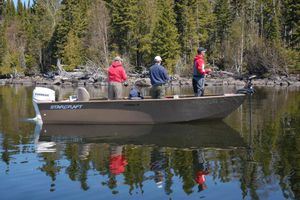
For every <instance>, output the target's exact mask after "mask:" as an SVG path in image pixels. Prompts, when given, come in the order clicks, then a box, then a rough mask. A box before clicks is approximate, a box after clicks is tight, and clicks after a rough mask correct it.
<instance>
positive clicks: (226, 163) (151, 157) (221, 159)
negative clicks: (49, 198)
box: [40, 143, 245, 195]
mask: <svg viewBox="0 0 300 200" xmlns="http://www.w3.org/2000/svg"><path fill="white" fill-rule="evenodd" d="M85 145H88V146H89V148H88V150H87V151H80V149H84V146H85ZM56 148H57V149H60V152H56V153H42V154H40V156H41V157H42V158H43V162H44V164H43V165H42V167H41V168H40V170H41V171H43V172H44V173H45V174H46V175H47V176H49V177H51V180H52V181H53V183H52V186H55V183H54V182H55V179H56V178H55V177H56V175H58V174H59V173H62V169H65V171H64V173H66V175H68V177H69V179H70V180H71V181H78V182H80V184H81V188H82V189H83V190H88V189H89V185H88V176H87V175H88V174H90V173H94V172H97V174H99V175H101V177H102V178H101V180H99V181H100V182H101V185H102V186H103V187H107V188H109V189H110V190H111V192H112V193H113V194H117V193H118V192H119V191H118V187H119V186H120V185H127V186H128V192H129V194H133V192H138V191H139V192H140V193H141V194H143V193H144V184H145V183H146V182H147V184H149V183H152V184H155V185H156V187H157V188H161V189H163V190H164V191H165V194H167V195H171V194H172V193H173V190H172V186H173V183H174V177H175V176H176V177H179V178H180V181H181V184H182V190H183V191H184V192H185V193H186V194H191V193H193V192H197V191H201V190H203V189H205V187H206V185H205V187H203V186H201V188H202V189H197V188H198V183H197V181H196V179H197V177H196V176H197V173H198V172H199V162H200V163H201V162H203V161H199V160H200V159H199V156H197V155H195V152H197V150H195V149H179V148H171V147H156V146H141V145H124V146H122V156H124V158H125V159H126V165H125V170H124V172H122V173H120V174H118V173H115V172H112V170H111V169H110V162H111V161H110V159H111V153H112V150H111V149H113V148H116V146H115V145H110V144H105V143H103V144H66V145H63V144H57V146H56ZM198 151H199V150H198ZM201 152H202V154H203V159H204V160H205V163H203V166H205V167H204V168H205V169H204V168H203V169H201V170H207V173H206V174H205V175H206V176H211V177H213V179H218V180H219V181H221V182H229V181H232V180H235V179H237V177H240V175H241V174H242V169H241V166H240V167H239V165H240V164H239V163H240V161H241V159H240V156H245V152H244V151H243V150H241V151H237V150H236V149H228V150H222V151H221V150H220V151H218V150H213V149H202V150H201ZM83 154H84V155H85V156H83ZM196 154H197V153H196ZM58 156H59V157H58ZM63 159H66V160H67V161H68V164H67V165H66V166H62V164H61V163H62V161H61V160H63ZM64 163H65V162H64ZM208 166H209V169H208ZM198 174H199V173H198ZM117 176H121V177H122V180H123V181H122V182H118V181H117V180H119V178H118V179H117ZM207 187H209V185H208V186H207ZM51 190H54V188H53V187H52V188H51Z"/></svg>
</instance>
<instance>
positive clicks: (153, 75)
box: [149, 56, 169, 99]
mask: <svg viewBox="0 0 300 200" xmlns="http://www.w3.org/2000/svg"><path fill="white" fill-rule="evenodd" d="M161 61H162V59H161V57H160V56H155V58H154V62H155V64H154V65H152V66H151V67H150V70H149V72H150V80H151V85H152V88H151V89H150V94H151V96H152V98H154V99H162V98H163V97H164V96H165V87H164V84H166V83H167V82H168V81H169V76H168V73H167V70H166V69H165V68H164V67H163V66H162V65H161Z"/></svg>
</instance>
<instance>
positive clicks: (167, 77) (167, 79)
mask: <svg viewBox="0 0 300 200" xmlns="http://www.w3.org/2000/svg"><path fill="white" fill-rule="evenodd" d="M164 77H165V81H166V82H167V81H169V80H170V77H169V75H168V72H167V70H166V68H164Z"/></svg>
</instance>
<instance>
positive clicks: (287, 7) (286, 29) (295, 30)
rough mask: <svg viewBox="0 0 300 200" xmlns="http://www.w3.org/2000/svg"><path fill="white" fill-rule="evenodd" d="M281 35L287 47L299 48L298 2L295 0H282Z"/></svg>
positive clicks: (299, 22)
mask: <svg viewBox="0 0 300 200" xmlns="http://www.w3.org/2000/svg"><path fill="white" fill-rule="evenodd" d="M282 17H283V21H282V23H283V27H282V36H283V39H284V41H285V44H286V45H287V47H291V48H294V49H297V50H298V51H299V50H300V40H299V38H300V4H299V2H298V1H297V0H285V1H282Z"/></svg>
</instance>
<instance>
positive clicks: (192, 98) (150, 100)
mask: <svg viewBox="0 0 300 200" xmlns="http://www.w3.org/2000/svg"><path fill="white" fill-rule="evenodd" d="M245 96H246V95H245V94H234V93H228V94H222V95H207V96H202V97H195V96H183V97H180V98H173V96H167V97H166V98H163V99H152V98H151V99H148V98H146V99H117V100H108V99H96V98H95V99H90V100H89V101H63V100H61V101H52V102H50V101H48V102H37V104H61V103H68V104H76V103H99V102H101V103H128V102H157V101H162V102H166V101H184V100H200V99H212V98H232V97H245Z"/></svg>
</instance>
